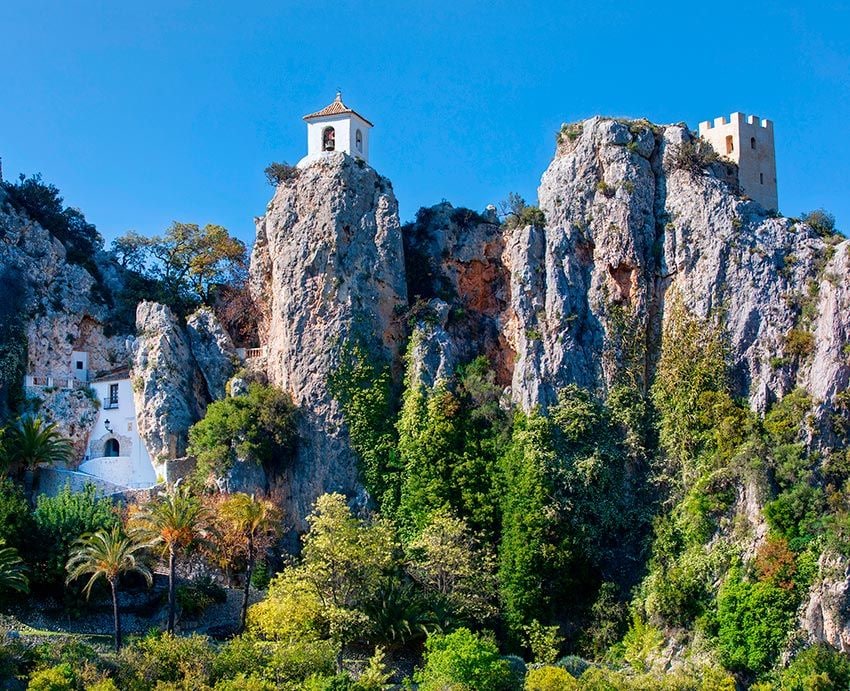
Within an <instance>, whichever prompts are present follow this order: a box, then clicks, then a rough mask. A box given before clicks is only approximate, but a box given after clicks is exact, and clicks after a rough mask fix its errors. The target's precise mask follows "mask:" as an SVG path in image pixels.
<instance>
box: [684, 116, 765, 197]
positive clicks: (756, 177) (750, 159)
mask: <svg viewBox="0 0 850 691" xmlns="http://www.w3.org/2000/svg"><path fill="white" fill-rule="evenodd" d="M699 136H700V137H702V138H703V139H705V140H706V141H707V142H708V143H709V144H711V146H712V148H713V149H714V150H715V151H716V152H717V153H718V154H720V155H721V156H723V157H725V158H728V159H729V160H731V161H733V162H735V163H737V164H738V185H739V186H740V188H741V192H742V193H743V194H745V195H747V196H748V197H749V198H750V199H753V200H755V201H757V202H758V203H759V204H761V205H762V206H763V207H764V208H765V209H767V210H768V211H776V210H777V209H778V208H779V195H778V192H777V187H776V150H775V148H774V143H773V122H771V121H770V120H761V119H760V118H759V117H758V116H757V115H750V116H749V117H747V116H746V115H744V114H743V113H732V115H730V116H729V121H728V122H727V121H726V118H724V117H720V118H715V120H714V123H713V124H712V123H711V122H710V121H708V120H706V121H705V122H701V123H700V124H699Z"/></svg>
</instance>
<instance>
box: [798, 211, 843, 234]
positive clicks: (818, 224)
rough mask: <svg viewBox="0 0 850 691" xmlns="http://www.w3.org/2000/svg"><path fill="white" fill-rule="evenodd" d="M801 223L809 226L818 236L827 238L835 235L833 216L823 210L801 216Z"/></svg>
mask: <svg viewBox="0 0 850 691" xmlns="http://www.w3.org/2000/svg"><path fill="white" fill-rule="evenodd" d="M802 221H803V223H807V224H808V225H810V226H811V227H812V230H814V231H815V232H816V233H817V234H818V235H821V236H827V235H833V234H834V233H835V216H833V215H832V214H831V213H829V211H826V210H825V209H815V210H814V211H810V212H809V213H807V214H803V218H802Z"/></svg>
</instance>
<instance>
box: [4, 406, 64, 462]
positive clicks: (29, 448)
mask: <svg viewBox="0 0 850 691" xmlns="http://www.w3.org/2000/svg"><path fill="white" fill-rule="evenodd" d="M3 445H4V447H5V455H6V459H7V461H8V462H9V463H10V464H17V465H18V467H19V469H20V470H21V471H26V470H31V471H34V472H35V471H36V470H37V468H38V466H39V464H40V463H64V462H67V461H69V460H70V459H71V457H72V455H73V453H74V449H73V447H72V446H71V442H70V441H69V440H68V439H67V438H65V437H64V436H63V435H62V433H61V432H60V431H59V429H58V428H57V426H56V423H53V422H51V423H48V422H46V421H45V420H44V419H43V418H40V417H32V416H31V415H23V416H21V417H19V418H18V419H17V421H16V422H15V424H13V425H11V426H9V427H8V428H7V430H6V436H5V439H4V443H3Z"/></svg>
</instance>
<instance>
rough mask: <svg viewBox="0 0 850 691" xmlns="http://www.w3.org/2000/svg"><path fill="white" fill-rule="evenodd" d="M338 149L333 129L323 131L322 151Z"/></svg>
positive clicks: (328, 128)
mask: <svg viewBox="0 0 850 691" xmlns="http://www.w3.org/2000/svg"><path fill="white" fill-rule="evenodd" d="M335 148H336V133H335V132H334V128H333V127H325V129H324V130H322V151H333V150H334V149H335Z"/></svg>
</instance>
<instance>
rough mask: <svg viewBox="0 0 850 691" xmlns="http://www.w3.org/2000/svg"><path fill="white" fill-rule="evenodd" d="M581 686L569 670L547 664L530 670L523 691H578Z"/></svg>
mask: <svg viewBox="0 0 850 691" xmlns="http://www.w3.org/2000/svg"><path fill="white" fill-rule="evenodd" d="M580 688H581V687H580V686H579V683H578V682H577V681H576V679H575V677H574V676H573V675H572V674H570V673H569V672H568V671H567V670H565V669H561V668H560V667H555V666H553V665H546V666H544V667H537V668H535V669H530V670H528V674H527V675H526V676H525V685H524V686H523V691H577V690H578V689H580Z"/></svg>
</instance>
